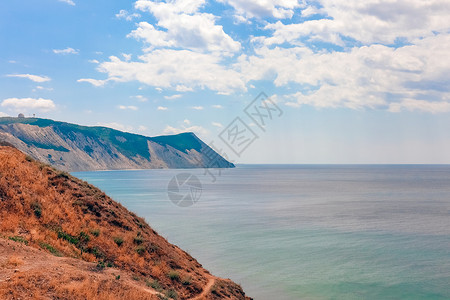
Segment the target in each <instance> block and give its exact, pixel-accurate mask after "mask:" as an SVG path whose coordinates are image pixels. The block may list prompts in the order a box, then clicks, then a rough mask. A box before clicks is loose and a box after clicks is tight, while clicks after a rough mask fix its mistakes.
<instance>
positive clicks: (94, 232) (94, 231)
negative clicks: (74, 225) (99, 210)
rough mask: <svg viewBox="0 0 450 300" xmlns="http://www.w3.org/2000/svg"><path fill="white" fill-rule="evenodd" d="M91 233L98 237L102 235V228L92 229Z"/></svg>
mask: <svg viewBox="0 0 450 300" xmlns="http://www.w3.org/2000/svg"><path fill="white" fill-rule="evenodd" d="M91 234H92V235H93V236H95V237H98V236H99V235H100V229H92V230H91Z"/></svg>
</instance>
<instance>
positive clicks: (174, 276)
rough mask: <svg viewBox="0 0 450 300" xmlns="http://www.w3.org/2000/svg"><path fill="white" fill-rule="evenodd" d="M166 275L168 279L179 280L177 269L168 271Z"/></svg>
mask: <svg viewBox="0 0 450 300" xmlns="http://www.w3.org/2000/svg"><path fill="white" fill-rule="evenodd" d="M167 277H169V279H170V280H174V281H175V280H179V279H180V274H178V272H177V271H174V270H172V271H170V272H169V273H168V274H167Z"/></svg>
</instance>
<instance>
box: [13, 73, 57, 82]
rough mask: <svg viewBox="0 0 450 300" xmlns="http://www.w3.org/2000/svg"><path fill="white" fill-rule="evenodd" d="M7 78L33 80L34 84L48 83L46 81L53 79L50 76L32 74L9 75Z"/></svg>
mask: <svg viewBox="0 0 450 300" xmlns="http://www.w3.org/2000/svg"><path fill="white" fill-rule="evenodd" d="M6 76H7V77H17V78H26V79H29V80H32V81H34V82H46V81H50V80H51V78H50V77H48V76H39V75H32V74H9V75H6Z"/></svg>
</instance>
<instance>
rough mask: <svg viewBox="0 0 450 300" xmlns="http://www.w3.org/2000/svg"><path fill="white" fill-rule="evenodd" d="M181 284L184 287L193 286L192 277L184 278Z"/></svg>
mask: <svg viewBox="0 0 450 300" xmlns="http://www.w3.org/2000/svg"><path fill="white" fill-rule="evenodd" d="M181 283H182V284H183V285H190V284H191V277H190V276H186V277H184V278H183V280H182V281H181Z"/></svg>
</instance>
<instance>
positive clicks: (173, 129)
mask: <svg viewBox="0 0 450 300" xmlns="http://www.w3.org/2000/svg"><path fill="white" fill-rule="evenodd" d="M183 132H194V133H195V134H196V135H199V136H207V135H208V134H209V131H208V130H207V129H205V128H203V127H202V126H198V125H193V126H182V127H181V128H176V127H172V126H169V125H167V126H166V128H164V134H179V133H183Z"/></svg>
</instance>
